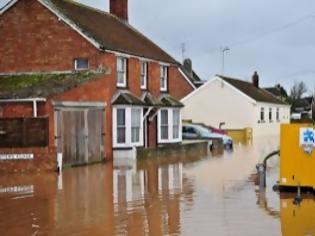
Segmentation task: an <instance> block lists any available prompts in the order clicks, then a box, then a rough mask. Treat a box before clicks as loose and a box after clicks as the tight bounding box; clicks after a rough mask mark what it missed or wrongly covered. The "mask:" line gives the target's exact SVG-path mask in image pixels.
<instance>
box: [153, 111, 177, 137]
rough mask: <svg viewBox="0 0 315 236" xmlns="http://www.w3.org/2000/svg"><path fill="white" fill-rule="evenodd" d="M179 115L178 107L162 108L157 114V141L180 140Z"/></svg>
mask: <svg viewBox="0 0 315 236" xmlns="http://www.w3.org/2000/svg"><path fill="white" fill-rule="evenodd" d="M181 141H182V137H181V117H180V109H178V108H163V109H161V110H160V111H159V114H158V142H159V143H177V142H181Z"/></svg>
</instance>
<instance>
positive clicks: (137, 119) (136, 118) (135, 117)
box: [131, 109, 141, 143]
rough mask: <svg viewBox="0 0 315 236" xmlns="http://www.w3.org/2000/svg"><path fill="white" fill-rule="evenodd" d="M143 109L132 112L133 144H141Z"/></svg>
mask: <svg viewBox="0 0 315 236" xmlns="http://www.w3.org/2000/svg"><path fill="white" fill-rule="evenodd" d="M140 128H141V109H132V110H131V142H133V143H138V142H140Z"/></svg>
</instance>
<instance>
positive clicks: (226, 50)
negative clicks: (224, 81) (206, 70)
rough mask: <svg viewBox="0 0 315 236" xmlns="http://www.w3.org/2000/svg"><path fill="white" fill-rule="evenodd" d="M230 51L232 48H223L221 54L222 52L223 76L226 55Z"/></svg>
mask: <svg viewBox="0 0 315 236" xmlns="http://www.w3.org/2000/svg"><path fill="white" fill-rule="evenodd" d="M228 51H230V48H229V47H227V46H225V47H222V48H221V52H222V71H221V74H222V75H224V63H225V61H224V60H225V58H224V57H225V53H227V52H228Z"/></svg>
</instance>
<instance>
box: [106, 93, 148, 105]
mask: <svg viewBox="0 0 315 236" xmlns="http://www.w3.org/2000/svg"><path fill="white" fill-rule="evenodd" d="M112 104H113V105H131V106H146V103H145V102H143V101H142V100H141V98H138V97H137V96H135V95H133V94H132V93H130V92H118V94H117V95H116V97H115V98H114V99H113V101H112Z"/></svg>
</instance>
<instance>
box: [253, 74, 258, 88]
mask: <svg viewBox="0 0 315 236" xmlns="http://www.w3.org/2000/svg"><path fill="white" fill-rule="evenodd" d="M252 82H253V85H254V86H255V87H256V88H259V75H258V73H257V71H255V72H254V74H253V77H252Z"/></svg>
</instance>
